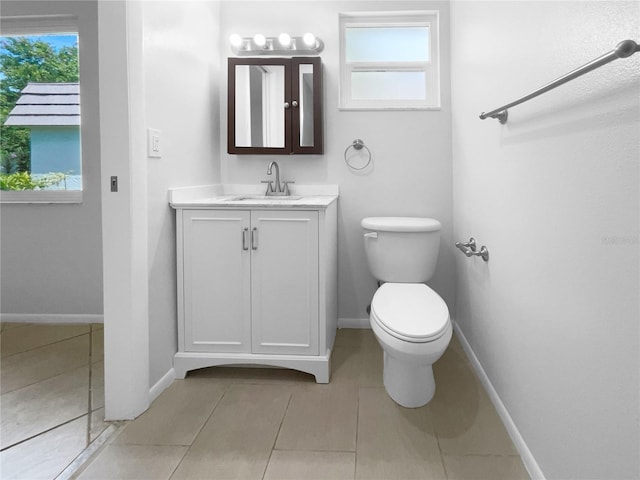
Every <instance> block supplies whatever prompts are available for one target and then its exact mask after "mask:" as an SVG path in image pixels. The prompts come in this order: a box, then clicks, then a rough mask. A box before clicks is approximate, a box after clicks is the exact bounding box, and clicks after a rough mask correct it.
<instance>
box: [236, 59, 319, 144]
mask: <svg viewBox="0 0 640 480" xmlns="http://www.w3.org/2000/svg"><path fill="white" fill-rule="evenodd" d="M228 80H229V82H228V102H227V108H228V116H227V120H228V122H227V151H228V152H229V153H233V154H252V155H253V154H272V155H273V154H275V155H289V154H305V153H307V154H321V153H322V150H323V145H322V144H323V137H322V63H321V60H320V58H318V57H294V58H229V71H228Z"/></svg>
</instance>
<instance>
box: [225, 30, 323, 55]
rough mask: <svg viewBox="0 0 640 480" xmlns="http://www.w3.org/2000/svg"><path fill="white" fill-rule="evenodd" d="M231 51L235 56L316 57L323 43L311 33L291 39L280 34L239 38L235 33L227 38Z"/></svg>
mask: <svg viewBox="0 0 640 480" xmlns="http://www.w3.org/2000/svg"><path fill="white" fill-rule="evenodd" d="M229 44H230V45H231V51H233V53H235V54H236V55H239V56H242V55H318V54H319V53H320V52H321V51H322V50H323V49H324V43H323V42H322V40H320V39H319V38H318V37H316V36H315V35H314V34H312V33H305V34H304V35H303V36H302V37H292V36H291V35H289V34H288V33H281V34H280V35H278V36H277V37H265V36H264V35H263V34H261V33H257V34H255V35H254V36H253V37H241V36H240V35H238V34H237V33H234V34H232V35H231V36H230V37H229Z"/></svg>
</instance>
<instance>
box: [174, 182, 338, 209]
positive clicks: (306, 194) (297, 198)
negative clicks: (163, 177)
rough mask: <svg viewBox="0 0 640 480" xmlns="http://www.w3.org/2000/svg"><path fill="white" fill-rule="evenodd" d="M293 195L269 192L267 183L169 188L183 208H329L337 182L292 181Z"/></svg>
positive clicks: (334, 198) (336, 194)
mask: <svg viewBox="0 0 640 480" xmlns="http://www.w3.org/2000/svg"><path fill="white" fill-rule="evenodd" d="M289 188H290V189H291V195H290V197H278V196H269V197H267V196H265V195H264V193H265V192H264V190H265V186H264V185H239V184H225V185H222V184H216V185H200V186H194V187H182V188H173V189H170V190H169V204H170V205H171V206H172V207H173V208H176V209H180V208H307V209H309V208H311V209H317V208H327V207H328V206H329V205H331V203H332V202H335V201H336V200H337V199H338V193H339V190H338V186H337V185H290V186H289Z"/></svg>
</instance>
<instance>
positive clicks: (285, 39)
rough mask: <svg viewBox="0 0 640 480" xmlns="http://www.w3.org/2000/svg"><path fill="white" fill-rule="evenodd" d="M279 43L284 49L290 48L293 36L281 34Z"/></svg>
mask: <svg viewBox="0 0 640 480" xmlns="http://www.w3.org/2000/svg"><path fill="white" fill-rule="evenodd" d="M278 42H280V45H282V46H283V47H288V46H289V45H291V36H290V35H289V34H288V33H281V34H280V35H279V36H278Z"/></svg>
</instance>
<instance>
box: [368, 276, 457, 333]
mask: <svg viewBox="0 0 640 480" xmlns="http://www.w3.org/2000/svg"><path fill="white" fill-rule="evenodd" d="M371 313H372V314H373V316H374V318H375V320H376V321H377V322H378V324H379V325H380V326H381V327H383V328H384V329H385V330H386V331H387V332H389V333H390V334H391V335H394V336H395V337H398V338H400V339H404V340H408V341H413V342H427V341H430V340H435V339H437V338H438V337H440V336H441V335H442V334H443V333H444V331H445V330H446V328H447V326H448V324H449V309H448V308H447V305H446V304H445V303H444V300H442V298H440V296H439V295H438V294H437V293H436V292H434V291H433V290H431V289H430V288H429V287H427V286H426V285H424V284H422V283H385V284H383V285H382V286H381V287H380V288H379V289H378V290H377V291H376V293H375V295H374V296H373V300H372V301H371Z"/></svg>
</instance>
